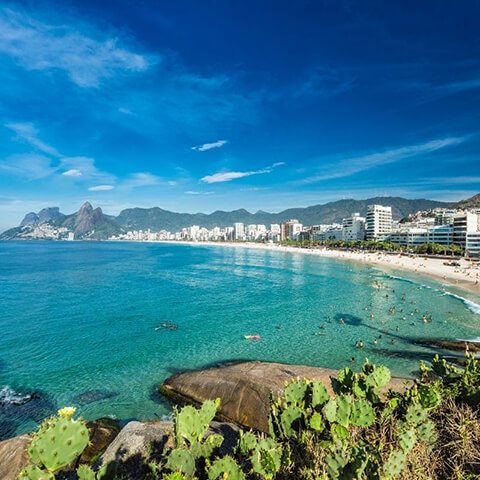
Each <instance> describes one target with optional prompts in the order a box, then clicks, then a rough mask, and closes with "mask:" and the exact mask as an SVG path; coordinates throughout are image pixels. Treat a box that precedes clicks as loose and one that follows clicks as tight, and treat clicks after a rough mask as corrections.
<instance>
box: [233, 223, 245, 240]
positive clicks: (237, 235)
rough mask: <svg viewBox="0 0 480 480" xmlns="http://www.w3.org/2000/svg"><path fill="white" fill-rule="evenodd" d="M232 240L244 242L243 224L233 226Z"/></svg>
mask: <svg viewBox="0 0 480 480" xmlns="http://www.w3.org/2000/svg"><path fill="white" fill-rule="evenodd" d="M233 239H234V240H245V225H244V224H243V223H234V224H233Z"/></svg>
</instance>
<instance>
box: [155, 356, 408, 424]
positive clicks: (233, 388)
mask: <svg viewBox="0 0 480 480" xmlns="http://www.w3.org/2000/svg"><path fill="white" fill-rule="evenodd" d="M336 374H337V372H336V371H335V370H330V369H328V368H320V367H309V366H306V365H285V364H281V363H267V362H240V363H235V364H227V365H224V366H220V367H214V368H208V369H206V370H198V371H192V372H185V373H179V374H176V375H173V376H172V377H170V378H169V379H167V380H166V381H165V382H164V383H163V384H162V385H161V386H160V392H161V393H162V394H164V395H165V396H167V397H168V398H170V399H172V400H173V401H174V402H178V403H192V404H194V405H199V404H201V403H202V402H204V401H205V400H209V399H215V398H220V401H221V405H220V409H219V411H218V418H219V419H222V420H225V421H227V422H233V423H236V424H239V425H242V426H245V427H250V428H254V429H256V430H260V431H263V432H268V412H269V407H270V396H271V394H273V395H274V396H276V395H280V394H281V393H282V392H283V389H284V387H285V382H289V381H291V380H293V379H296V378H308V379H310V380H321V381H322V382H323V383H324V384H325V386H326V387H327V389H328V390H329V393H330V394H333V391H332V389H331V377H335V376H336ZM404 383H405V381H404V380H402V379H393V380H392V382H391V384H390V387H392V388H396V389H400V388H402V384H404Z"/></svg>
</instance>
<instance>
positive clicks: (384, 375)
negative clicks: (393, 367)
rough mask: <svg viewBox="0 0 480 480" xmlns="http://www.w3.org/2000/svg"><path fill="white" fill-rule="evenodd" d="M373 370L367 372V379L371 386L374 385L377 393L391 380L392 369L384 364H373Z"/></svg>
mask: <svg viewBox="0 0 480 480" xmlns="http://www.w3.org/2000/svg"><path fill="white" fill-rule="evenodd" d="M371 367H372V368H371V371H370V372H369V373H368V374H367V377H366V379H365V382H366V384H367V385H368V386H369V387H372V388H373V389H374V390H375V392H376V393H378V392H379V390H380V389H381V388H382V387H384V386H385V385H387V384H388V382H390V380H391V378H392V377H391V375H390V370H389V369H388V368H387V367H384V366H383V365H380V366H378V367H377V366H373V365H372V366H371Z"/></svg>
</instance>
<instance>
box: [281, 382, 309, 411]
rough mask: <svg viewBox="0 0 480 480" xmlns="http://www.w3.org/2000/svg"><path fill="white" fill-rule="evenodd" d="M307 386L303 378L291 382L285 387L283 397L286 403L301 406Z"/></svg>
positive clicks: (303, 402) (303, 403)
mask: <svg viewBox="0 0 480 480" xmlns="http://www.w3.org/2000/svg"><path fill="white" fill-rule="evenodd" d="M307 388H308V383H307V382H306V381H305V380H297V381H295V382H292V383H290V384H289V385H287V387H286V388H285V392H284V394H283V398H284V399H285V401H286V402H287V403H288V404H290V405H295V406H298V407H301V406H303V405H305V395H306V393H307Z"/></svg>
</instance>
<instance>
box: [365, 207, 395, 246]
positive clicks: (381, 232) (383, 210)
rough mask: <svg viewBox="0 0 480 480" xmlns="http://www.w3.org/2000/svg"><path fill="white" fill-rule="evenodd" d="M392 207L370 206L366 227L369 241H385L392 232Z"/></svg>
mask: <svg viewBox="0 0 480 480" xmlns="http://www.w3.org/2000/svg"><path fill="white" fill-rule="evenodd" d="M392 223H393V221H392V207H384V206H383V205H369V206H368V208H367V218H366V225H365V237H366V239H367V240H385V239H386V238H387V237H388V236H389V235H390V233H391V232H392Z"/></svg>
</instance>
